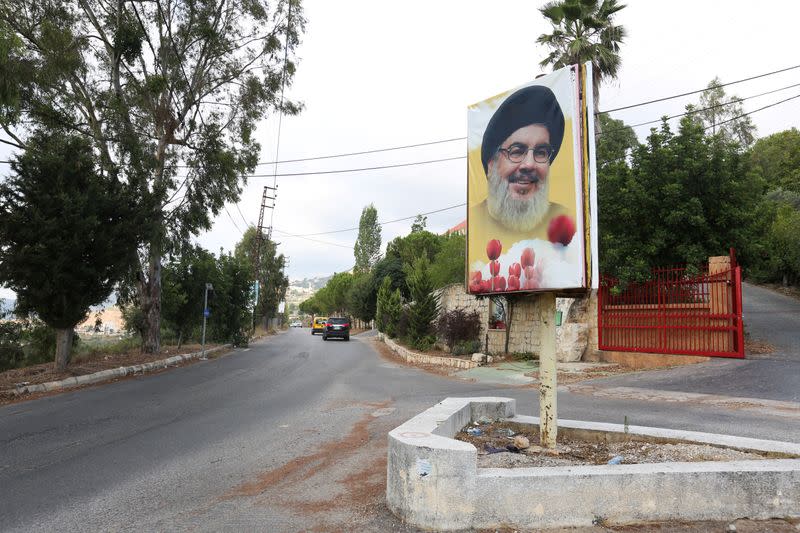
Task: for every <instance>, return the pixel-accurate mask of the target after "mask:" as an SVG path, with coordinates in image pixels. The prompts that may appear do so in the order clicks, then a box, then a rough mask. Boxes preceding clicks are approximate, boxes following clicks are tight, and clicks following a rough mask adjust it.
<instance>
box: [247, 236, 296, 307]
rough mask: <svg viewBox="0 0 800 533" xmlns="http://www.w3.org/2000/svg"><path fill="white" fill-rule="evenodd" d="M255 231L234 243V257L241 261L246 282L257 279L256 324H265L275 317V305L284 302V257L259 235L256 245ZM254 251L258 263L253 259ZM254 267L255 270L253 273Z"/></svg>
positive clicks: (285, 285)
mask: <svg viewBox="0 0 800 533" xmlns="http://www.w3.org/2000/svg"><path fill="white" fill-rule="evenodd" d="M256 240H257V230H256V228H253V227H250V228H248V229H247V230H246V231H245V232H244V235H243V236H242V240H240V241H239V242H238V243H237V244H236V248H235V250H234V255H235V256H236V257H237V258H238V259H240V260H242V261H244V264H245V265H246V268H247V272H248V276H249V279H250V280H251V281H255V280H258V283H259V290H258V301H257V302H256V307H255V320H256V322H263V323H266V321H267V320H269V319H270V318H274V317H276V316H277V315H278V305H279V304H280V303H281V302H282V301H284V300H285V299H286V290H287V289H288V288H289V278H288V277H287V276H286V275H285V274H284V269H285V267H286V257H284V255H283V254H279V253H278V251H277V244H276V243H275V241H273V240H271V239H268V238H267V237H266V236H265V235H263V234H262V236H261V243H260V244H259V245H258V246H256ZM256 248H258V260H256V259H257V258H256ZM256 265H258V269H257V270H256Z"/></svg>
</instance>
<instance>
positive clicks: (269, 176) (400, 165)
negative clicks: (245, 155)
mask: <svg viewBox="0 0 800 533" xmlns="http://www.w3.org/2000/svg"><path fill="white" fill-rule="evenodd" d="M466 158H467V156H465V155H460V156H457V157H445V158H442V159H431V160H428V161H415V162H413V163H399V164H396V165H381V166H377V167H364V168H348V169H342V170H320V171H317V172H291V173H287V174H249V175H246V176H245V177H247V178H272V177H276V176H277V177H279V178H283V177H288V176H315V175H319V174H343V173H345V172H365V171H367V170H382V169H385V168H399V167H413V166H416V165H428V164H431V163H441V162H442V161H455V160H457V159H466Z"/></svg>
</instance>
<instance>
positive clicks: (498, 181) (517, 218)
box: [486, 168, 550, 231]
mask: <svg viewBox="0 0 800 533" xmlns="http://www.w3.org/2000/svg"><path fill="white" fill-rule="evenodd" d="M548 178H549V176H548ZM539 185H540V187H539V190H537V191H536V192H535V193H534V195H533V196H532V197H531V198H530V199H528V200H518V199H516V198H512V197H511V196H510V195H509V190H508V189H509V186H510V184H509V182H508V181H507V180H505V179H503V178H502V177H501V176H499V175H498V174H497V171H496V170H495V169H494V168H493V169H491V170H489V196H488V198H487V199H486V203H487V206H488V207H489V214H490V215H491V216H492V218H494V219H495V220H497V221H498V222H500V223H501V224H502V225H504V226H505V227H507V228H509V229H511V230H514V231H533V230H534V228H536V226H538V225H539V223H540V222H541V221H542V219H544V216H545V215H546V214H547V210H548V209H549V208H550V199H549V198H548V197H549V194H550V180H549V179H545V180H544V183H542V181H539Z"/></svg>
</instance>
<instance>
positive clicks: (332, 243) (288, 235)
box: [273, 228, 353, 250]
mask: <svg viewBox="0 0 800 533" xmlns="http://www.w3.org/2000/svg"><path fill="white" fill-rule="evenodd" d="M273 231H275V232H277V233H280V234H281V235H283V236H285V237H297V238H300V239H304V240H307V241H311V242H316V243H318V244H327V245H330V246H338V247H340V248H347V249H348V250H352V249H353V246H352V245H346V244H339V243H336V242H329V241H321V240H319V239H312V238H310V237H306V236H305V235H295V234H293V233H287V232H285V231H282V230H279V229H278V228H274V229H273Z"/></svg>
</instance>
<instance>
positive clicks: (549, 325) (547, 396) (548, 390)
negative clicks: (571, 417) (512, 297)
mask: <svg viewBox="0 0 800 533" xmlns="http://www.w3.org/2000/svg"><path fill="white" fill-rule="evenodd" d="M538 318H539V321H540V322H541V329H540V331H541V342H542V344H541V351H540V352H539V439H540V442H541V445H542V446H543V447H545V448H555V447H556V437H557V435H558V414H557V413H558V408H557V398H556V388H557V384H556V324H555V321H556V295H555V293H554V292H545V293H542V294H541V295H540V296H539V317H538Z"/></svg>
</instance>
